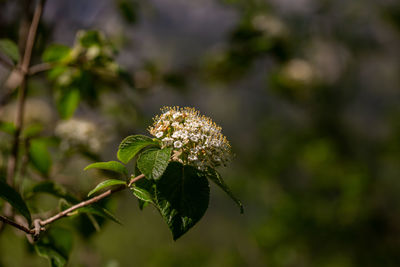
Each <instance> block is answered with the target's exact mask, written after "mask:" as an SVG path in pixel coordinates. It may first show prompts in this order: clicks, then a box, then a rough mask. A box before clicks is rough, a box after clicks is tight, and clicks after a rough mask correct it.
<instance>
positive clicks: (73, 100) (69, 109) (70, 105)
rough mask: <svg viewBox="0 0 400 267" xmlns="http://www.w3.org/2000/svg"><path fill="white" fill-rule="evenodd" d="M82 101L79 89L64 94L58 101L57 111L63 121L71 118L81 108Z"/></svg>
mask: <svg viewBox="0 0 400 267" xmlns="http://www.w3.org/2000/svg"><path fill="white" fill-rule="evenodd" d="M80 100H81V97H80V92H79V90H78V89H69V90H67V91H65V92H62V93H61V95H60V97H59V98H58V100H57V109H58V112H59V113H60V116H61V118H62V119H69V118H71V117H72V116H73V115H74V113H75V110H76V109H77V108H78V106H79V102H80Z"/></svg>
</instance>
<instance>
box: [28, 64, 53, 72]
mask: <svg viewBox="0 0 400 267" xmlns="http://www.w3.org/2000/svg"><path fill="white" fill-rule="evenodd" d="M52 67H53V64H50V63H40V64H37V65H33V66H31V67H30V68H29V70H28V74H29V75H35V74H36V73H39V72H42V71H47V70H50V69H51V68H52Z"/></svg>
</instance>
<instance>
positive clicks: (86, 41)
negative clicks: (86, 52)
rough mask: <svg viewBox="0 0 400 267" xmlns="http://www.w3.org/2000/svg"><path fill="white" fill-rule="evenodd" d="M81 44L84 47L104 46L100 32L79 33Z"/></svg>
mask: <svg viewBox="0 0 400 267" xmlns="http://www.w3.org/2000/svg"><path fill="white" fill-rule="evenodd" d="M78 36H79V42H80V44H81V45H82V46H83V47H89V46H93V45H101V44H102V39H103V38H102V36H101V34H100V33H99V32H98V31H94V30H92V31H80V32H79V33H78Z"/></svg>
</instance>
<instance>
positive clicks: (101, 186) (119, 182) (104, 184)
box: [88, 179, 126, 197]
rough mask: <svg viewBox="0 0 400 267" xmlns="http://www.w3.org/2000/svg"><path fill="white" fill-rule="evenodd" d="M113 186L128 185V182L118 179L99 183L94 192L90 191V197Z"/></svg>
mask: <svg viewBox="0 0 400 267" xmlns="http://www.w3.org/2000/svg"><path fill="white" fill-rule="evenodd" d="M113 185H126V182H125V181H122V180H116V179H109V180H105V181H103V182H101V183H99V184H98V185H97V186H96V187H95V188H94V189H93V190H92V191H90V192H89V194H88V197H90V196H91V195H93V194H94V193H96V192H98V191H100V190H102V189H104V188H107V187H110V186H113Z"/></svg>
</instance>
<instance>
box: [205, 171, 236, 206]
mask: <svg viewBox="0 0 400 267" xmlns="http://www.w3.org/2000/svg"><path fill="white" fill-rule="evenodd" d="M206 175H207V178H208V179H210V180H211V181H213V182H214V183H215V184H216V185H217V186H219V187H220V188H221V189H222V190H223V191H224V192H225V193H227V194H228V196H229V197H230V198H231V199H232V200H233V201H235V203H236V204H237V205H238V206H239V208H240V213H243V212H244V208H243V204H242V202H241V201H240V200H239V199H238V198H236V197H235V195H234V194H233V193H232V191H231V190H230V189H229V187H228V185H227V184H226V183H225V181H224V180H223V179H222V177H221V175H220V174H219V173H218V172H217V171H216V170H214V169H211V168H208V169H207V170H206Z"/></svg>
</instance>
